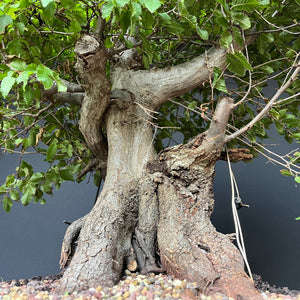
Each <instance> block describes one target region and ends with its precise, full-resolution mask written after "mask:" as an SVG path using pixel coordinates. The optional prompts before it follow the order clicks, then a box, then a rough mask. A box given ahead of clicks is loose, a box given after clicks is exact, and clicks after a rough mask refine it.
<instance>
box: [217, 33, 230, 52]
mask: <svg viewBox="0 0 300 300" xmlns="http://www.w3.org/2000/svg"><path fill="white" fill-rule="evenodd" d="M231 43H232V35H231V33H230V32H229V31H224V32H223V33H222V35H221V39H220V45H221V47H222V48H224V49H228V48H229V47H230V44H231Z"/></svg>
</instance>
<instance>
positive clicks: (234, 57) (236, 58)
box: [226, 51, 252, 76]
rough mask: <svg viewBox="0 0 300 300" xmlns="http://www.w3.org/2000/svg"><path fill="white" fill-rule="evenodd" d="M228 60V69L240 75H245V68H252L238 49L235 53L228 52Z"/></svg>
mask: <svg viewBox="0 0 300 300" xmlns="http://www.w3.org/2000/svg"><path fill="white" fill-rule="evenodd" d="M226 62H227V66H228V69H229V70H230V71H231V72H232V73H235V74H237V75H239V76H244V75H245V73H246V70H245V69H248V70H251V71H252V67H251V65H250V64H249V62H248V61H247V59H246V57H245V56H244V54H243V53H242V52H241V51H236V52H235V53H234V54H232V53H227V57H226Z"/></svg>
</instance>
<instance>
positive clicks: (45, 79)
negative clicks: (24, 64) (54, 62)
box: [36, 65, 53, 90]
mask: <svg viewBox="0 0 300 300" xmlns="http://www.w3.org/2000/svg"><path fill="white" fill-rule="evenodd" d="M52 76H53V71H52V70H51V69H49V68H47V67H45V66H44V65H39V66H38V67H37V70H36V77H37V79H38V80H39V81H41V82H42V83H43V85H44V87H45V89H46V90H47V89H50V88H51V87H52V85H53V79H52Z"/></svg>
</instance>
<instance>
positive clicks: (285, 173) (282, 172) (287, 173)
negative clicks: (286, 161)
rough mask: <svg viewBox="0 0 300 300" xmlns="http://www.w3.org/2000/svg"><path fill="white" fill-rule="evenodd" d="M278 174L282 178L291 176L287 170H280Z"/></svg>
mask: <svg viewBox="0 0 300 300" xmlns="http://www.w3.org/2000/svg"><path fill="white" fill-rule="evenodd" d="M280 173H281V175H283V176H292V174H291V172H290V171H289V170H287V169H283V170H280Z"/></svg>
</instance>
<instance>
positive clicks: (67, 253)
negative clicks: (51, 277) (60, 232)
mask: <svg viewBox="0 0 300 300" xmlns="http://www.w3.org/2000/svg"><path fill="white" fill-rule="evenodd" d="M85 218H86V216H84V217H82V218H80V219H78V220H76V221H74V222H73V223H72V224H71V225H70V226H69V227H68V229H67V231H66V233H65V236H64V239H63V243H62V247H61V253H60V260H59V265H60V268H61V269H63V268H65V267H66V266H68V265H69V263H70V261H71V259H72V257H73V255H74V253H75V242H76V240H77V239H78V236H79V234H80V231H81V228H82V226H83V223H84V221H85Z"/></svg>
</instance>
